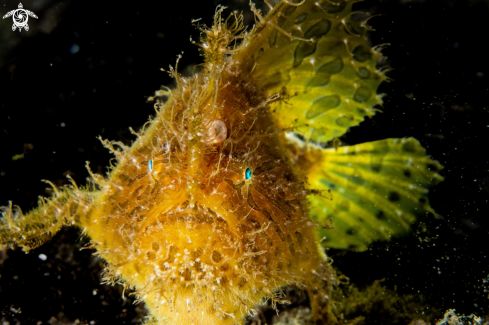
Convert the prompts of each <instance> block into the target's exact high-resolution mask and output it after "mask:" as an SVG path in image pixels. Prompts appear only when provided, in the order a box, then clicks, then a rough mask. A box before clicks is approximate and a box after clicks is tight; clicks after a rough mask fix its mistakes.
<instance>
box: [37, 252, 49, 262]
mask: <svg viewBox="0 0 489 325" xmlns="http://www.w3.org/2000/svg"><path fill="white" fill-rule="evenodd" d="M39 259H40V260H41V261H45V260H47V259H48V257H47V256H46V255H44V254H39Z"/></svg>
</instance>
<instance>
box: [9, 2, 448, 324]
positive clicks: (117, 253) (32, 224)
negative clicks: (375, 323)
mask: <svg viewBox="0 0 489 325" xmlns="http://www.w3.org/2000/svg"><path fill="white" fill-rule="evenodd" d="M352 5H353V1H334V2H333V1H329V0H324V1H309V0H304V1H301V2H298V1H290V0H289V1H282V2H280V3H279V4H277V5H276V6H275V7H274V8H273V9H271V11H270V12H269V13H268V14H267V15H264V14H262V13H261V12H260V11H259V10H257V9H256V8H255V6H254V5H252V11H253V13H254V14H255V18H256V21H257V23H256V25H255V26H254V27H253V28H250V29H249V31H245V28H244V26H243V24H242V16H241V15H240V14H237V13H233V14H231V15H230V16H229V18H223V10H224V8H222V7H219V8H218V9H217V10H216V15H215V18H214V24H213V26H212V27H210V28H207V27H205V26H201V27H200V28H201V31H202V39H201V40H200V42H199V43H198V45H199V46H200V47H201V48H202V51H203V54H204V57H205V63H204V68H203V70H202V71H201V72H200V73H199V74H196V75H194V76H193V77H189V78H184V77H181V76H180V75H179V74H178V71H177V70H175V71H174V70H172V71H171V73H172V75H173V77H174V78H175V80H176V84H177V86H176V88H175V89H171V90H162V91H159V92H157V93H156V96H155V97H154V100H155V102H156V103H155V110H156V114H155V117H154V118H153V119H152V120H151V121H150V123H149V124H148V125H147V126H146V127H145V128H143V131H142V132H141V133H139V134H137V140H136V141H135V142H134V143H133V144H132V146H131V147H126V146H124V145H122V144H120V143H113V142H110V141H107V140H103V141H102V142H103V144H104V146H105V147H107V148H108V149H109V150H111V151H112V152H113V153H114V154H115V156H116V158H117V164H116V165H115V166H114V167H113V168H112V169H111V171H110V172H109V174H108V175H107V176H102V175H98V174H95V173H93V172H92V171H90V169H88V170H89V172H90V175H91V177H92V179H93V182H94V184H93V186H90V187H78V186H77V185H76V184H75V183H73V184H72V185H71V186H69V187H66V188H61V189H55V195H54V196H53V197H52V198H49V199H41V201H40V204H39V207H38V208H36V209H34V210H32V211H30V212H29V213H26V214H23V213H22V212H21V210H20V208H18V207H16V206H14V205H10V206H7V207H4V208H3V212H2V214H3V217H2V219H1V228H0V240H1V241H0V244H1V245H3V246H20V247H23V249H24V250H25V251H29V250H31V249H34V248H36V247H38V246H39V245H41V244H42V243H44V242H45V241H46V240H49V239H50V238H51V237H52V236H53V235H54V234H55V233H56V232H57V231H58V230H59V229H60V228H61V227H62V226H63V225H75V226H78V227H80V228H81V229H82V230H83V232H84V233H85V234H86V235H87V236H88V237H89V238H90V240H91V247H93V248H94V249H95V250H96V254H97V255H99V256H101V257H102V258H103V259H104V260H105V261H106V262H107V268H106V271H105V279H106V281H107V282H109V283H116V282H121V283H123V284H124V286H128V287H131V288H133V289H134V290H135V292H136V294H137V296H138V297H139V299H141V300H143V301H144V302H145V303H146V306H147V307H148V309H149V311H150V316H151V318H152V319H153V320H154V321H155V322H157V323H159V324H242V323H243V319H244V317H245V316H246V315H253V314H254V313H255V310H254V308H255V307H256V306H257V305H259V304H263V303H265V302H266V301H267V300H271V301H272V306H275V305H276V304H277V303H285V302H286V301H287V297H285V296H284V295H283V293H282V288H283V287H285V286H287V285H292V284H294V285H296V286H298V287H299V288H302V289H304V290H306V291H307V293H308V295H309V299H310V302H311V307H312V310H313V314H314V318H315V321H316V323H317V324H329V323H331V324H334V323H336V322H337V318H336V316H335V315H334V314H333V313H332V310H331V303H330V301H331V300H330V296H331V291H332V288H333V286H334V285H335V284H336V283H337V281H338V279H337V276H336V275H335V272H334V270H333V269H332V267H331V266H330V261H328V258H327V256H326V255H325V253H324V248H323V246H326V247H335V248H345V249H347V248H348V249H355V250H364V249H366V247H367V245H368V244H369V243H371V242H372V241H375V240H379V239H389V238H390V237H391V236H392V235H399V234H402V233H405V232H407V231H408V230H409V227H410V225H411V223H412V222H413V221H414V220H415V219H416V217H417V216H418V215H423V214H426V213H433V211H432V209H431V208H430V206H429V204H428V200H427V189H426V187H427V186H428V185H430V184H432V183H436V182H438V181H440V180H441V179H442V178H441V176H440V175H439V174H438V173H437V172H438V171H439V170H440V169H441V166H440V165H439V164H438V163H437V162H435V161H432V160H431V159H430V158H429V157H427V156H426V154H425V150H424V149H423V148H422V147H421V146H420V144H419V143H418V141H416V140H415V139H412V138H409V139H386V140H382V141H377V142H370V143H364V144H360V145H356V146H351V147H348V146H345V147H342V146H339V141H338V140H337V139H338V137H340V136H341V135H343V134H344V133H345V132H346V131H347V130H348V129H349V128H350V127H352V126H356V125H358V124H359V123H360V122H362V121H363V120H364V119H365V117H372V116H373V115H374V114H375V112H376V109H375V108H374V106H376V105H378V104H381V103H382V101H381V96H379V95H378V94H377V87H378V86H379V84H380V83H381V82H382V81H384V80H385V79H386V77H385V76H384V74H383V73H382V72H381V71H379V70H378V69H377V68H376V64H377V61H378V59H379V58H380V57H381V54H380V53H379V51H378V50H376V49H373V48H371V47H369V46H368V45H367V39H366V36H365V34H366V32H367V30H368V28H369V27H368V25H367V24H366V23H365V22H364V21H357V20H356V19H354V17H355V15H354V14H352ZM330 141H332V142H333V144H334V145H333V148H330V149H326V146H324V145H323V144H324V143H327V142H330Z"/></svg>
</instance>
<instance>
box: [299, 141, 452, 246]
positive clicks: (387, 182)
mask: <svg viewBox="0 0 489 325" xmlns="http://www.w3.org/2000/svg"><path fill="white" fill-rule="evenodd" d="M314 150H320V149H314ZM320 152H321V153H320V154H321V159H319V160H317V163H316V164H315V165H314V166H313V167H312V168H311V170H310V173H309V183H310V186H311V188H313V189H316V190H319V191H328V192H329V193H328V195H312V196H310V198H309V200H310V202H311V215H312V217H313V219H315V220H316V221H318V222H319V223H327V222H328V220H330V219H332V220H333V226H334V228H333V229H321V230H320V235H321V236H322V237H325V239H324V240H323V245H324V246H326V247H332V248H349V249H354V250H357V251H363V250H365V249H367V245H368V244H370V243H371V242H373V241H375V240H382V239H384V240H388V239H390V238H391V236H398V235H402V234H405V233H406V232H407V231H409V229H410V226H411V224H412V223H413V222H414V221H415V220H416V218H417V217H418V216H422V215H425V214H426V213H428V212H429V213H433V214H434V213H435V212H434V211H433V209H432V208H431V207H430V205H429V203H428V197H427V194H428V190H427V187H428V186H429V185H433V184H436V183H438V182H440V181H442V180H443V177H442V176H440V175H439V174H438V171H440V170H441V169H442V168H443V166H442V165H440V164H439V163H438V162H437V161H433V160H431V159H430V158H429V157H428V156H426V153H425V149H424V148H423V147H422V146H421V145H420V144H419V142H418V141H417V140H416V139H414V138H408V139H386V140H381V141H375V142H369V143H363V144H360V145H356V146H351V147H342V148H339V149H338V150H335V149H326V150H320Z"/></svg>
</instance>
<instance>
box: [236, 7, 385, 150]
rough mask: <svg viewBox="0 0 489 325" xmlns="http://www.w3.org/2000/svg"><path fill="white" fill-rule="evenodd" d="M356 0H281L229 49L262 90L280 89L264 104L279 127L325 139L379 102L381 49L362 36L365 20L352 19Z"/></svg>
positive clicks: (338, 133) (339, 132) (353, 123)
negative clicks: (246, 38)
mask: <svg viewBox="0 0 489 325" xmlns="http://www.w3.org/2000/svg"><path fill="white" fill-rule="evenodd" d="M354 2H355V1H349V0H335V1H331V0H304V1H302V2H301V4H300V5H297V4H293V3H290V2H288V1H282V2H281V3H280V4H278V5H277V6H276V7H275V8H274V9H273V10H272V11H271V12H270V14H269V15H268V16H267V21H266V22H262V23H261V24H259V26H258V27H257V28H255V30H254V31H253V33H251V37H250V43H249V44H248V45H247V46H246V47H245V48H244V49H243V50H242V51H240V52H238V53H236V55H235V56H234V60H236V61H237V62H240V64H241V65H242V67H241V68H242V70H243V71H245V72H247V71H249V74H250V77H251V78H252V79H253V83H254V84H256V86H257V87H258V88H260V89H262V90H263V91H264V93H265V94H266V95H268V96H273V95H274V94H280V96H281V98H282V99H283V100H280V101H276V102H275V103H272V104H271V105H270V109H271V111H272V112H273V114H274V117H275V120H276V123H277V125H278V126H279V127H281V128H293V129H294V132H297V133H299V134H301V135H302V136H304V137H305V138H307V139H310V140H312V141H322V142H327V141H330V140H332V139H333V138H335V137H339V136H341V135H342V134H344V133H345V132H346V131H347V130H348V129H349V128H350V127H352V126H356V125H358V124H359V123H360V122H361V121H363V120H364V118H365V117H366V116H369V117H371V116H373V115H374V114H375V111H376V110H375V109H374V108H373V106H375V105H377V104H381V103H382V100H381V97H380V96H378V95H377V94H376V92H377V87H378V86H379V84H380V83H381V82H382V81H383V80H385V79H386V77H385V76H384V75H383V74H382V73H381V72H380V71H378V70H377V69H376V63H377V60H378V59H379V58H380V57H381V55H380V53H379V52H378V51H376V50H374V49H372V48H371V47H370V46H369V45H368V43H367V38H366V36H365V34H366V32H367V30H368V29H369V27H368V25H367V24H366V23H365V22H359V21H356V20H355V19H352V17H351V16H352V15H353V14H352V11H351V8H352V4H353V3H354Z"/></svg>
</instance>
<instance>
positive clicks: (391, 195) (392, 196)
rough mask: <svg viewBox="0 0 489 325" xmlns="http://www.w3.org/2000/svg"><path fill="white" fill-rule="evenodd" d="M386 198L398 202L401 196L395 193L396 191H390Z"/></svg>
mask: <svg viewBox="0 0 489 325" xmlns="http://www.w3.org/2000/svg"><path fill="white" fill-rule="evenodd" d="M387 198H388V200H389V201H391V202H398V201H399V200H400V199H401V197H400V196H399V193H397V192H390V193H389V196H388V197H387Z"/></svg>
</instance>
